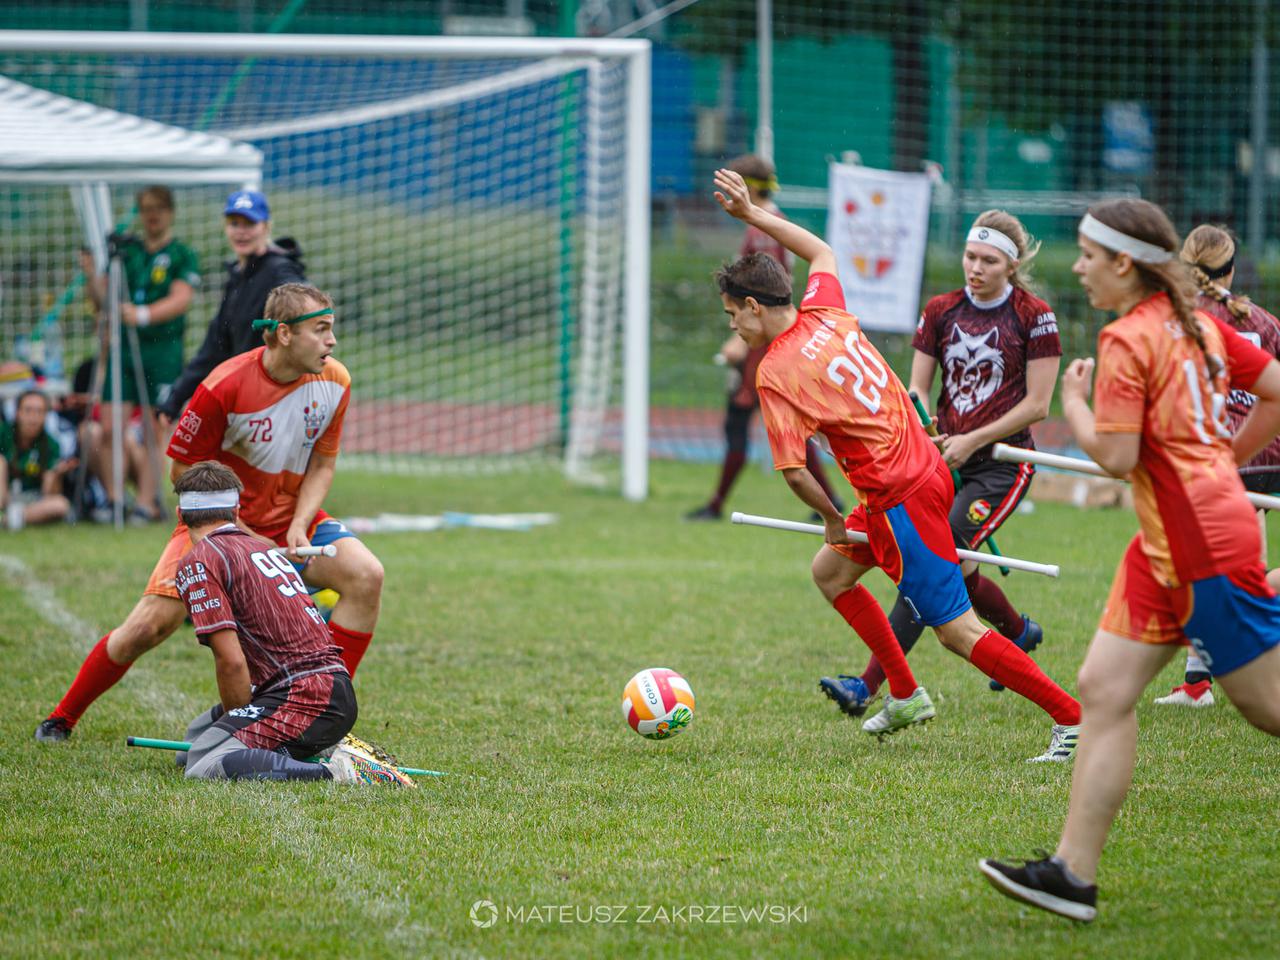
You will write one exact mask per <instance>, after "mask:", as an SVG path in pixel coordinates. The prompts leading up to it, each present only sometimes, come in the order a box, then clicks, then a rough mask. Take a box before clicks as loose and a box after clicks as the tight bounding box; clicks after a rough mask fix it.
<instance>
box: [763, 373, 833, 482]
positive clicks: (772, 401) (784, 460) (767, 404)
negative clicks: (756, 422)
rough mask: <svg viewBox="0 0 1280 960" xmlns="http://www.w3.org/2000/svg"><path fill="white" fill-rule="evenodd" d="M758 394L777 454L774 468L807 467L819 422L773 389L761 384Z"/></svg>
mask: <svg viewBox="0 0 1280 960" xmlns="http://www.w3.org/2000/svg"><path fill="white" fill-rule="evenodd" d="M758 392H759V395H760V416H761V417H762V418H763V420H764V429H765V432H766V433H767V434H768V436H769V449H770V450H771V451H773V468H774V469H775V470H789V469H791V468H792V467H803V466H804V465H805V461H806V455H805V445H806V444H807V443H808V442H809V438H810V437H811V436H813V434H814V431H816V430H817V428H818V424H817V421H816V420H814V419H813V418H812V417H810V416H808V415H807V414H806V413H805V412H804V411H803V410H800V409H798V408H797V407H796V406H795V405H794V404H792V403H791V401H789V400H788V399H787V398H786V397H785V396H783V395H782V394H781V393H779V392H778V391H777V390H774V389H773V388H772V387H768V386H765V385H764V384H760V385H759V387H758Z"/></svg>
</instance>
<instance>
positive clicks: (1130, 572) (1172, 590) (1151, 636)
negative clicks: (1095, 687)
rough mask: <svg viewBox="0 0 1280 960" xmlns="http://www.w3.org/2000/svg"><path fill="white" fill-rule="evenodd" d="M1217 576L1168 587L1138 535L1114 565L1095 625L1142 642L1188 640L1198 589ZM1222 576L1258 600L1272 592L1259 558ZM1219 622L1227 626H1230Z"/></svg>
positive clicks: (1183, 641) (1267, 596)
mask: <svg viewBox="0 0 1280 960" xmlns="http://www.w3.org/2000/svg"><path fill="white" fill-rule="evenodd" d="M1215 579H1219V578H1209V579H1207V580H1204V581H1197V582H1196V583H1184V584H1179V585H1178V586H1173V587H1171V586H1166V585H1165V584H1163V583H1161V582H1160V581H1159V580H1158V579H1156V575H1155V571H1153V570H1152V569H1151V561H1150V560H1149V559H1147V555H1146V553H1144V552H1143V550H1142V534H1138V535H1136V536H1135V537H1134V538H1133V539H1132V540H1131V541H1129V547H1128V549H1127V550H1125V552H1124V557H1123V559H1121V561H1120V566H1119V567H1118V568H1117V569H1116V576H1115V579H1114V580H1113V581H1112V582H1111V593H1110V595H1108V597H1107V605H1106V608H1105V609H1104V610H1103V611H1102V619H1101V621H1100V622H1099V623H1098V629H1099V630H1105V631H1106V632H1107V633H1114V634H1115V635H1116V636H1120V637H1127V638H1129V639H1130V640H1137V641H1139V642H1141V643H1156V644H1172V643H1176V644H1183V643H1186V642H1187V632H1186V628H1187V623H1188V621H1189V620H1190V619H1191V617H1192V615H1193V614H1194V612H1195V608H1196V588H1197V586H1199V585H1201V584H1209V583H1210V582H1211V580H1215ZM1225 579H1226V580H1227V581H1228V582H1229V583H1230V584H1231V585H1232V586H1234V587H1236V588H1238V589H1239V590H1240V591H1243V593H1244V594H1246V595H1250V596H1254V597H1257V598H1261V599H1267V598H1271V597H1273V596H1274V594H1273V593H1272V591H1271V588H1270V587H1268V586H1267V575H1266V571H1265V570H1264V569H1263V568H1262V564H1261V562H1258V563H1253V564H1250V565H1248V566H1246V567H1243V568H1241V569H1240V570H1234V571H1232V572H1231V573H1229V574H1226V575H1225ZM1201 602H1202V604H1203V603H1204V600H1203V599H1202V601H1201ZM1219 626H1220V627H1221V628H1222V629H1224V630H1230V628H1231V626H1233V625H1230V624H1227V623H1221V624H1219Z"/></svg>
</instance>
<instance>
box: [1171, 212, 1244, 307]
mask: <svg viewBox="0 0 1280 960" xmlns="http://www.w3.org/2000/svg"><path fill="white" fill-rule="evenodd" d="M1181 256H1182V261H1183V262H1184V263H1186V264H1187V266H1188V267H1189V269H1190V270H1191V276H1192V279H1194V280H1195V282H1196V286H1198V287H1199V288H1200V292H1201V293H1202V294H1204V295H1205V296H1206V297H1210V298H1212V299H1214V300H1217V301H1218V302H1219V303H1221V304H1223V305H1224V306H1225V307H1226V308H1227V310H1229V311H1230V312H1231V315H1232V316H1233V317H1235V318H1236V319H1237V320H1247V319H1249V312H1250V310H1251V309H1252V307H1253V302H1252V301H1251V300H1250V299H1249V298H1248V297H1240V296H1236V295H1235V294H1233V293H1232V292H1231V291H1230V290H1228V289H1227V288H1226V287H1224V286H1223V285H1222V284H1220V283H1218V279H1219V278H1221V277H1224V276H1226V275H1227V274H1228V273H1230V272H1231V271H1232V270H1233V269H1234V262H1235V258H1236V241H1235V238H1234V237H1233V236H1231V232H1230V231H1229V230H1227V229H1226V227H1219V226H1214V225H1213V224H1209V223H1202V224H1200V226H1198V227H1196V228H1195V229H1194V230H1192V231H1191V232H1190V233H1188V234H1187V239H1186V240H1184V241H1183V243H1182V254H1181Z"/></svg>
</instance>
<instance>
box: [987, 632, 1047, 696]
mask: <svg viewBox="0 0 1280 960" xmlns="http://www.w3.org/2000/svg"><path fill="white" fill-rule="evenodd" d="M1043 640H1044V627H1042V626H1040V624H1038V623H1036V622H1035V621H1034V620H1032V619H1031V618H1030V617H1028V616H1027V615H1026V614H1025V613H1024V614H1023V615H1022V633H1020V634H1018V637H1017V639H1016V640H1014V641H1013V643H1014V645H1015V646H1017V647H1018V648H1019V649H1020V650H1022V652H1023V653H1027V654H1029V653H1031V651H1032V650H1034V649H1035V648H1036V647H1038V646H1040V644H1041V643H1042V642H1043ZM990 686H991V689H992V690H994V691H995V692H996V693H999V692H1000V691H1001V690H1003V689H1004V684H1003V683H1001V682H1000V681H999V680H992V681H991V683H990Z"/></svg>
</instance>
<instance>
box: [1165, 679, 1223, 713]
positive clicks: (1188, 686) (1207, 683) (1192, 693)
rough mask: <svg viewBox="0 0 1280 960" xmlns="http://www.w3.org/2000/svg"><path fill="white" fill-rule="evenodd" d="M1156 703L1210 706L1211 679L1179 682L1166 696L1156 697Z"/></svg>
mask: <svg viewBox="0 0 1280 960" xmlns="http://www.w3.org/2000/svg"><path fill="white" fill-rule="evenodd" d="M1156 703H1158V704H1160V705H1161V706H1164V707H1212V706H1213V681H1211V680H1201V681H1200V682H1199V683H1180V684H1178V685H1177V686H1176V687H1174V688H1173V690H1172V692H1170V694H1169V695H1168V696H1166V697H1156Z"/></svg>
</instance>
